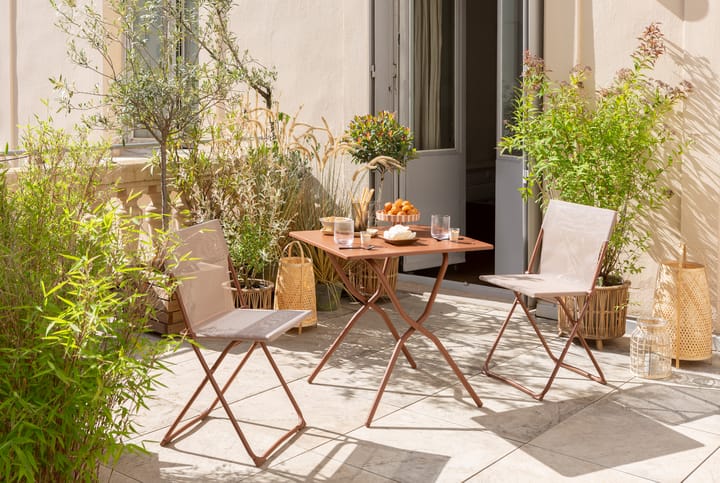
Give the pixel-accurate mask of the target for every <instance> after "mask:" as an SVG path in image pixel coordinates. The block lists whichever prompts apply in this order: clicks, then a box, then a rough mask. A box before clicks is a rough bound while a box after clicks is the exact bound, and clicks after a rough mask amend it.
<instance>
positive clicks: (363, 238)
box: [360, 231, 372, 248]
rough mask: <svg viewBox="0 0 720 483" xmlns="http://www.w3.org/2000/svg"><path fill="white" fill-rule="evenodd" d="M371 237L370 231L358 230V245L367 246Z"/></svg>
mask: <svg viewBox="0 0 720 483" xmlns="http://www.w3.org/2000/svg"><path fill="white" fill-rule="evenodd" d="M371 238H372V236H371V235H370V232H368V231H361V232H360V246H361V247H363V248H367V247H369V246H370V239H371Z"/></svg>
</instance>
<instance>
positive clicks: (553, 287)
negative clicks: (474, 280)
mask: <svg viewBox="0 0 720 483" xmlns="http://www.w3.org/2000/svg"><path fill="white" fill-rule="evenodd" d="M481 279H482V280H484V281H485V282H488V283H492V284H493V285H497V286H500V287H503V288H506V289H508V290H512V291H513V292H520V293H522V294H524V295H527V296H528V297H533V298H537V299H543V300H549V301H551V302H555V300H554V298H555V297H560V296H562V297H575V296H578V295H586V294H587V286H586V284H585V282H583V281H582V280H577V279H574V278H571V277H566V276H564V275H558V274H554V273H550V274H547V275H546V274H541V273H524V274H521V275H484V276H482V277H481Z"/></svg>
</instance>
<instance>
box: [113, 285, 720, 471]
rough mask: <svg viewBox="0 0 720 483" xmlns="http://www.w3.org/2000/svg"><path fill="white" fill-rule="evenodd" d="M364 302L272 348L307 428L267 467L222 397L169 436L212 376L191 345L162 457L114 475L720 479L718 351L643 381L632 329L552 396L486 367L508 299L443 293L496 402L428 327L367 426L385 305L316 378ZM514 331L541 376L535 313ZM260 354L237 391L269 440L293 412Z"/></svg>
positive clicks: (515, 348)
mask: <svg viewBox="0 0 720 483" xmlns="http://www.w3.org/2000/svg"><path fill="white" fill-rule="evenodd" d="M400 288H401V289H402V288H405V287H403V286H402V285H401V287H400ZM423 290H424V292H423ZM401 295H402V298H401V299H402V301H403V303H404V304H406V305H405V306H406V307H407V308H409V310H410V311H411V313H413V314H419V313H420V312H421V310H422V307H423V306H424V303H425V300H426V298H427V295H428V294H427V288H425V289H422V290H416V288H413V290H412V291H401ZM384 306H385V307H387V308H388V309H389V310H390V313H391V315H394V316H395V317H394V318H395V320H399V319H398V318H397V314H395V312H394V311H392V309H391V307H390V305H389V304H384ZM356 308H357V305H356V304H355V303H353V302H351V301H350V300H346V299H344V300H343V305H342V307H341V308H340V309H339V310H338V311H335V312H320V313H319V314H318V315H319V316H320V322H319V324H318V326H317V327H315V328H307V329H305V330H303V332H302V334H300V335H299V334H298V333H297V331H291V332H290V333H288V334H286V335H284V336H283V337H281V338H280V339H279V340H278V341H277V342H276V343H274V344H273V346H272V347H271V350H272V352H273V354H274V356H275V358H276V360H277V362H278V364H279V365H280V368H281V370H282V371H283V373H284V375H285V377H286V379H287V380H288V382H289V383H290V387H291V389H292V391H293V392H294V394H295V397H296V398H297V399H298V402H299V404H300V406H301V408H302V410H303V412H304V415H305V419H306V420H307V424H308V425H307V428H305V429H304V430H303V431H302V432H301V433H300V434H299V435H298V436H296V437H294V438H293V439H291V440H290V441H289V443H287V444H286V445H284V446H283V447H282V449H281V450H280V452H279V453H277V454H276V456H275V457H273V458H272V459H271V460H270V461H269V462H268V463H266V465H265V466H264V467H263V468H256V467H255V466H253V464H252V462H251V460H250V458H249V457H248V456H247V454H246V453H245V451H244V450H243V447H242V445H241V443H240V441H239V439H238V438H237V436H236V434H235V432H234V431H233V429H232V427H231V425H230V424H229V422H228V420H227V417H226V415H225V413H224V412H223V411H222V409H217V410H215V412H214V413H212V415H211V417H210V418H209V419H208V421H207V422H206V423H205V424H204V425H203V426H201V427H200V428H199V429H197V430H193V431H191V432H190V433H189V434H188V435H187V436H183V437H182V438H181V439H179V440H177V441H176V442H174V443H173V444H172V445H171V446H168V447H164V448H163V447H161V446H160V445H159V444H158V442H159V440H160V439H161V438H162V436H163V435H164V433H165V431H166V428H167V427H168V425H169V424H170V423H171V421H172V419H173V418H174V417H175V415H176V414H177V413H178V411H179V409H180V407H181V406H182V404H184V401H185V400H186V399H187V398H188V396H189V394H190V393H191V392H192V390H193V389H194V388H195V386H196V384H197V382H198V381H199V380H200V378H201V377H202V373H201V368H200V366H199V364H197V362H196V360H195V358H194V355H193V353H192V351H191V350H190V349H189V348H188V347H187V346H183V347H182V348H181V349H179V350H178V351H177V352H175V353H173V354H170V355H168V356H167V357H166V362H167V363H168V364H169V365H170V367H171V369H172V371H173V373H164V374H163V375H162V377H161V380H162V381H163V382H164V383H165V384H166V386H167V387H166V388H164V389H162V390H160V391H159V393H158V395H157V399H156V400H154V401H153V402H152V403H151V404H150V407H149V408H148V409H147V410H145V411H143V413H142V414H140V415H139V416H138V417H137V420H136V421H137V424H138V425H139V427H138V429H139V431H140V435H139V437H138V438H137V439H136V440H135V442H137V443H140V442H144V444H145V447H146V448H147V450H148V451H149V454H147V455H134V454H133V455H127V456H124V457H123V458H122V459H121V460H120V461H119V462H118V464H117V466H116V468H115V470H114V472H111V471H110V470H108V469H102V470H101V478H102V480H103V481H111V482H115V483H119V482H123V483H124V482H137V481H140V482H158V481H174V482H186V481H188V482H189V481H200V482H220V481H222V482H227V481H260V482H265V481H268V482H285V481H291V482H304V481H337V482H346V481H353V482H395V481H400V482H413V483H417V482H440V481H443V482H445V481H447V482H461V481H470V482H484V481H500V482H506V481H533V482H537V481H552V482H557V481H563V480H573V481H597V482H624V481H629V482H647V481H667V482H679V481H688V482H708V481H720V356H719V355H718V353H714V356H713V358H712V359H711V360H708V361H703V362H683V363H681V367H680V369H679V370H678V369H675V368H673V374H672V377H671V378H669V379H666V380H659V381H656V380H647V379H640V378H637V377H633V375H632V374H631V372H630V370H629V368H628V362H629V355H628V353H629V337H627V336H626V337H623V338H622V339H617V340H614V341H609V342H607V343H606V344H605V347H604V349H603V351H601V352H600V351H595V354H596V356H597V358H598V360H599V362H600V363H601V365H602V367H603V368H604V370H605V374H606V377H607V379H608V384H607V385H600V384H597V383H594V382H590V381H588V380H586V379H583V378H581V377H580V376H577V375H575V374H574V373H572V372H569V371H566V370H563V369H561V370H560V373H559V375H558V378H557V380H556V382H555V384H554V386H553V388H552V389H551V390H550V392H549V393H548V394H547V396H546V397H545V400H544V401H542V402H538V401H535V400H533V399H532V398H530V397H529V396H526V395H525V394H524V393H521V392H520V391H517V390H516V389H513V388H511V387H510V386H508V385H506V384H504V383H501V382H499V381H497V380H494V379H490V378H488V377H487V376H484V375H483V374H482V373H481V371H480V369H481V365H482V363H483V362H484V358H485V354H486V353H487V351H488V349H489V348H490V344H491V342H492V341H493V339H494V336H495V333H496V330H497V328H498V326H499V324H500V323H501V322H502V320H503V317H504V315H505V314H506V313H507V310H508V308H509V303H507V302H506V301H500V300H488V299H482V298H477V297H474V296H467V295H465V296H462V295H461V296H458V295H457V294H453V293H448V292H443V293H441V295H440V296H439V297H438V299H437V302H436V304H435V307H434V312H433V314H432V316H431V317H430V318H429V320H428V321H427V324H426V325H427V326H428V327H431V328H432V330H433V331H435V333H436V334H437V335H438V336H439V337H440V339H441V340H442V341H443V343H444V344H445V345H446V347H447V348H448V350H449V352H450V353H451V355H452V356H453V358H454V359H455V360H456V362H457V363H458V365H459V366H460V369H461V370H462V371H463V372H464V373H465V374H466V375H467V377H468V379H469V381H470V384H471V385H472V386H473V387H474V388H475V390H476V392H477V393H478V395H479V396H480V398H481V399H482V400H483V403H484V405H483V407H482V408H477V407H476V406H475V405H474V404H473V402H472V400H471V399H470V397H469V396H468V394H467V393H466V392H465V390H464V389H463V388H462V386H461V385H460V384H459V382H458V381H457V379H456V378H455V376H454V375H453V373H452V372H451V370H450V369H449V367H448V366H447V364H446V363H445V361H444V359H442V357H441V356H440V354H439V353H438V352H437V350H436V349H435V347H434V345H432V344H431V343H430V341H428V340H427V339H425V338H423V337H421V336H413V337H412V338H411V339H410V341H409V344H408V347H409V348H410V350H411V352H412V354H413V356H414V358H415V360H416V362H417V363H418V368H417V369H416V370H413V369H411V368H410V367H409V366H408V364H407V362H406V361H405V360H404V359H403V358H402V357H401V358H400V359H399V361H398V365H397V366H396V369H395V371H394V373H393V375H392V378H391V379H390V383H389V385H388V388H387V391H386V392H385V396H384V398H383V400H382V402H381V404H380V406H379V409H378V412H377V415H376V419H375V422H374V424H373V425H372V427H371V428H366V427H365V426H364V422H365V419H366V417H367V414H368V411H369V410H370V407H371V404H372V400H373V397H374V395H375V391H376V389H377V387H378V384H379V383H380V379H381V378H382V375H383V371H384V368H385V364H386V362H387V361H388V359H389V357H390V354H391V346H392V338H391V336H390V334H389V332H388V331H387V328H386V327H385V326H384V324H383V323H382V321H381V319H380V318H379V317H378V316H377V315H375V314H372V313H370V314H369V315H366V316H365V318H363V319H362V320H361V321H360V322H359V323H358V324H357V326H356V328H355V329H354V330H353V331H352V332H351V333H350V335H349V336H348V338H347V339H346V342H345V343H344V344H343V345H342V346H341V348H340V349H339V350H338V352H336V354H335V355H334V356H333V358H331V359H330V362H329V364H328V365H327V366H326V367H325V368H324V369H323V371H322V372H321V373H320V374H319V376H318V377H317V379H316V380H315V383H314V384H308V382H307V378H308V376H309V374H310V373H311V372H312V370H313V369H314V368H315V366H316V364H317V362H318V361H319V360H320V358H321V356H322V355H323V353H324V351H325V349H326V348H327V347H328V346H329V344H330V343H331V341H332V340H333V339H334V338H335V336H336V334H337V333H338V331H339V330H340V329H341V327H343V325H344V324H345V322H346V321H347V320H348V317H349V316H350V314H351V313H352V312H353V311H354V310H355V309H356ZM542 328H543V330H544V332H545V333H546V335H547V336H548V337H549V339H550V340H551V344H552V346H553V347H555V348H557V347H559V346H560V345H561V344H562V343H563V342H564V341H565V339H564V338H560V337H558V336H557V335H556V331H555V325H554V323H553V322H552V321H547V320H546V321H544V322H543V323H542ZM508 330H509V331H510V333H509V334H508V335H509V337H508V340H509V342H510V346H509V347H508V348H507V349H505V350H502V349H501V352H498V353H497V354H496V356H495V358H494V359H493V361H494V363H495V367H496V369H497V370H498V371H502V372H504V373H512V374H516V375H518V376H520V377H521V378H522V379H524V380H525V381H526V382H527V383H528V384H531V385H534V386H537V385H539V384H541V382H542V375H545V374H546V373H548V372H549V370H550V363H549V360H548V358H547V357H546V356H545V354H544V352H543V349H542V347H541V346H540V344H539V343H538V341H537V339H536V338H533V334H532V333H531V328H530V326H529V325H528V324H527V323H524V324H522V325H518V324H516V325H514V326H512V327H511V329H508ZM580 349H581V347H580V346H578V345H577V344H574V345H573V348H572V350H571V354H570V356H569V358H570V360H571V361H572V360H574V361H577V362H580V363H582V364H584V359H580V358H579V356H580V355H581V353H580ZM240 352H242V351H241V350H238V351H235V355H233V357H234V360H237V358H238V357H239V355H237V354H238V353H240ZM251 362H252V363H251V365H250V366H249V367H247V368H246V369H245V371H246V372H244V374H245V376H246V377H245V379H244V380H240V379H239V380H238V381H236V385H235V386H234V388H233V390H232V391H231V392H230V394H229V397H228V400H229V401H231V404H232V407H233V409H234V410H236V414H237V415H239V417H240V418H241V420H243V421H245V423H244V425H243V427H244V429H245V430H246V434H247V435H248V437H249V439H250V440H251V444H254V445H256V446H260V447H263V445H266V444H267V443H268V442H270V441H274V440H272V439H271V438H270V437H271V436H274V435H275V434H277V433H278V428H288V427H290V426H292V425H293V424H294V418H293V412H292V410H291V408H290V406H289V404H288V403H287V400H286V399H285V397H284V395H283V394H282V393H281V389H279V387H278V384H277V383H276V379H274V378H273V377H272V375H271V373H270V368H269V367H268V365H267V363H266V361H265V359H264V358H263V357H262V356H261V355H260V354H256V355H254V356H253V358H252V359H251ZM586 367H588V369H589V366H587V365H586ZM241 374H242V373H241ZM208 399H209V396H205V397H204V398H203V401H205V402H206V403H207V402H208Z"/></svg>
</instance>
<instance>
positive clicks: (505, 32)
mask: <svg viewBox="0 0 720 483" xmlns="http://www.w3.org/2000/svg"><path fill="white" fill-rule="evenodd" d="M522 4H523V2H522V0H502V6H501V8H502V24H501V26H500V29H501V30H500V31H501V32H502V40H501V42H502V44H501V45H500V55H501V58H500V59H501V73H500V78H501V84H500V89H501V96H502V106H501V109H502V112H501V115H502V118H501V120H502V136H507V135H508V134H509V133H508V130H507V126H506V125H505V121H507V120H510V119H512V115H513V109H514V102H515V96H516V94H517V88H518V87H519V85H520V76H521V75H522V55H523V52H522V51H523V30H522V13H523V10H522V8H523V7H522ZM513 154H515V153H513ZM517 154H518V155H519V154H520V153H517Z"/></svg>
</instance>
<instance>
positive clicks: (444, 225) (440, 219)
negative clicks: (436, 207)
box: [430, 215, 450, 240]
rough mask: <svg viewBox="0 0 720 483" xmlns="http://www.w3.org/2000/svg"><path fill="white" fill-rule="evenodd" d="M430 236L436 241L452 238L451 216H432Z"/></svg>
mask: <svg viewBox="0 0 720 483" xmlns="http://www.w3.org/2000/svg"><path fill="white" fill-rule="evenodd" d="M430 235H431V236H432V237H433V238H435V239H436V240H447V239H448V238H450V215H431V216H430Z"/></svg>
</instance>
